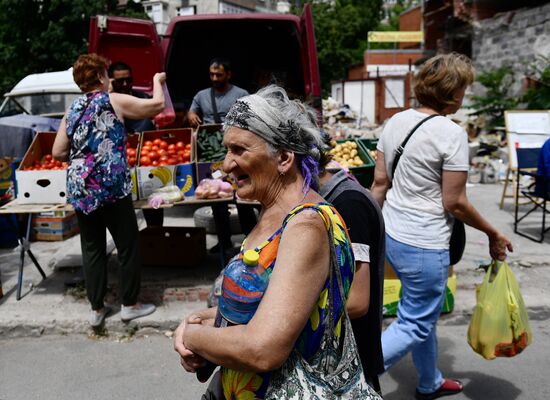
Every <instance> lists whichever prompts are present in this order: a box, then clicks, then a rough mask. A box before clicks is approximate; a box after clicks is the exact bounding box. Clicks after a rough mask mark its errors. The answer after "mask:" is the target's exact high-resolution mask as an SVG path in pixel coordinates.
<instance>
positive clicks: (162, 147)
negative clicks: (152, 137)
mask: <svg viewBox="0 0 550 400" xmlns="http://www.w3.org/2000/svg"><path fill="white" fill-rule="evenodd" d="M158 146H159V147H160V148H161V149H163V150H166V149H167V148H168V143H166V142H165V141H164V140H161V141H160V144H159V145H158Z"/></svg>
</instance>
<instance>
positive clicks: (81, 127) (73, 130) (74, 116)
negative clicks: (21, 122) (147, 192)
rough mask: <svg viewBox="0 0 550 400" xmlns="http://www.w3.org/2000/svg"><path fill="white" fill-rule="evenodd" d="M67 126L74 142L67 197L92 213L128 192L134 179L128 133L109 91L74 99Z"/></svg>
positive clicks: (72, 144) (70, 157) (76, 205)
mask: <svg viewBox="0 0 550 400" xmlns="http://www.w3.org/2000/svg"><path fill="white" fill-rule="evenodd" d="M66 130H67V136H68V137H69V140H70V143H71V144H70V152H69V166H68V169H67V191H68V195H67V198H68V201H69V203H70V204H71V205H72V206H73V207H74V208H75V210H77V211H80V212H83V213H84V214H90V213H91V212H92V211H95V210H97V209H98V208H99V207H101V205H103V204H106V203H114V202H115V201H117V200H119V199H122V198H124V197H126V196H128V195H129V194H130V193H131V190H132V179H131V177H130V171H129V169H128V160H127V158H126V142H127V136H126V132H125V131H124V124H123V123H122V121H120V120H119V119H118V118H117V116H116V114H115V111H114V109H113V106H112V105H111V102H110V99H109V93H107V92H90V93H86V94H84V95H82V96H80V97H78V98H77V99H75V100H74V101H73V103H72V104H71V107H70V108H69V111H68V113H67V125H66Z"/></svg>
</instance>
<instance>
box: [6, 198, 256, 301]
mask: <svg viewBox="0 0 550 400" xmlns="http://www.w3.org/2000/svg"><path fill="white" fill-rule="evenodd" d="M237 202H238V203H239V204H258V203H256V202H249V201H242V200H237V199H235V198H234V197H230V198H217V199H197V198H195V197H194V196H190V197H186V198H185V199H184V200H182V201H178V202H175V203H169V204H162V205H161V206H160V208H171V207H178V206H186V205H202V206H211V207H212V209H213V212H216V211H215V210H214V209H215V208H216V206H218V205H222V204H229V203H237ZM134 208H136V209H149V208H152V207H151V206H150V205H149V204H148V203H147V200H138V201H134ZM56 211H65V212H69V211H73V207H72V206H71V205H70V204H19V203H18V202H17V199H16V200H12V201H11V202H9V203H7V204H5V205H4V206H2V207H0V214H24V215H26V216H27V224H26V230H25V233H24V234H21V233H20V232H19V229H18V227H17V226H14V229H16V230H17V235H18V237H19V239H18V242H19V251H20V252H19V254H20V265H19V274H18V277H17V295H16V298H17V300H20V299H21V289H22V285H23V267H24V264H25V254H27V255H28V256H29V257H30V259H31V260H32V262H33V264H34V265H35V267H36V268H37V269H38V271H39V272H40V274H41V275H42V278H43V279H46V274H45V273H44V270H43V269H42V267H41V266H40V263H39V262H38V260H37V259H36V257H35V256H34V254H33V253H32V251H31V244H30V234H31V226H32V224H31V222H32V218H31V215H32V214H38V213H42V212H56ZM215 222H216V219H215ZM217 225H218V224H216V231H217V233H218V240H219V256H220V265H221V267H222V268H223V267H224V266H225V248H224V243H223V240H220V239H221V238H220V231H221V229H220V228H221V227H219V226H217Z"/></svg>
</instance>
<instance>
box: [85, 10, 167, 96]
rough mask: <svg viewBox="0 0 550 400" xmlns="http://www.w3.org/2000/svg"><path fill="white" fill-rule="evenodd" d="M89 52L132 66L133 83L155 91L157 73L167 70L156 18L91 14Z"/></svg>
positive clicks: (144, 89)
mask: <svg viewBox="0 0 550 400" xmlns="http://www.w3.org/2000/svg"><path fill="white" fill-rule="evenodd" d="M88 41H89V44H88V52H89V53H97V54H99V55H102V56H103V57H105V58H107V59H108V60H110V61H111V62H115V61H122V62H124V63H126V64H128V65H129V66H130V67H131V68H132V76H133V78H134V82H133V87H134V89H136V90H142V91H146V92H151V91H152V90H153V75H154V74H155V73H157V72H161V71H164V54H163V51H162V49H161V45H160V41H159V37H158V35H157V31H156V29H155V25H154V24H153V22H152V21H147V20H141V19H134V18H124V17H110V16H105V15H97V16H95V17H91V18H90V33H89V36H88Z"/></svg>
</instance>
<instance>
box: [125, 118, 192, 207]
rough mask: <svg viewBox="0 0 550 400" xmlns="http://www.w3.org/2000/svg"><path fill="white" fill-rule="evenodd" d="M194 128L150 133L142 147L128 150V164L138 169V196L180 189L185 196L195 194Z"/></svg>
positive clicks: (142, 141)
mask: <svg viewBox="0 0 550 400" xmlns="http://www.w3.org/2000/svg"><path fill="white" fill-rule="evenodd" d="M191 134H192V130H191V129H190V128H182V129H165V130H160V131H146V132H143V133H142V135H141V140H140V145H139V146H138V148H137V149H136V155H135V160H133V159H132V158H131V155H130V154H131V153H132V154H133V151H132V149H131V147H129V148H128V163H129V165H130V166H132V162H133V165H135V167H136V174H135V176H136V179H135V183H136V186H137V193H138V197H139V198H140V199H146V198H147V197H149V195H151V194H152V193H153V192H154V191H155V190H156V189H160V188H162V187H165V186H171V185H176V186H178V187H179V188H180V189H181V191H182V193H183V194H184V195H185V196H193V195H194V194H195V187H196V185H195V178H194V168H193V164H192V163H191V152H192V150H191Z"/></svg>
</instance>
